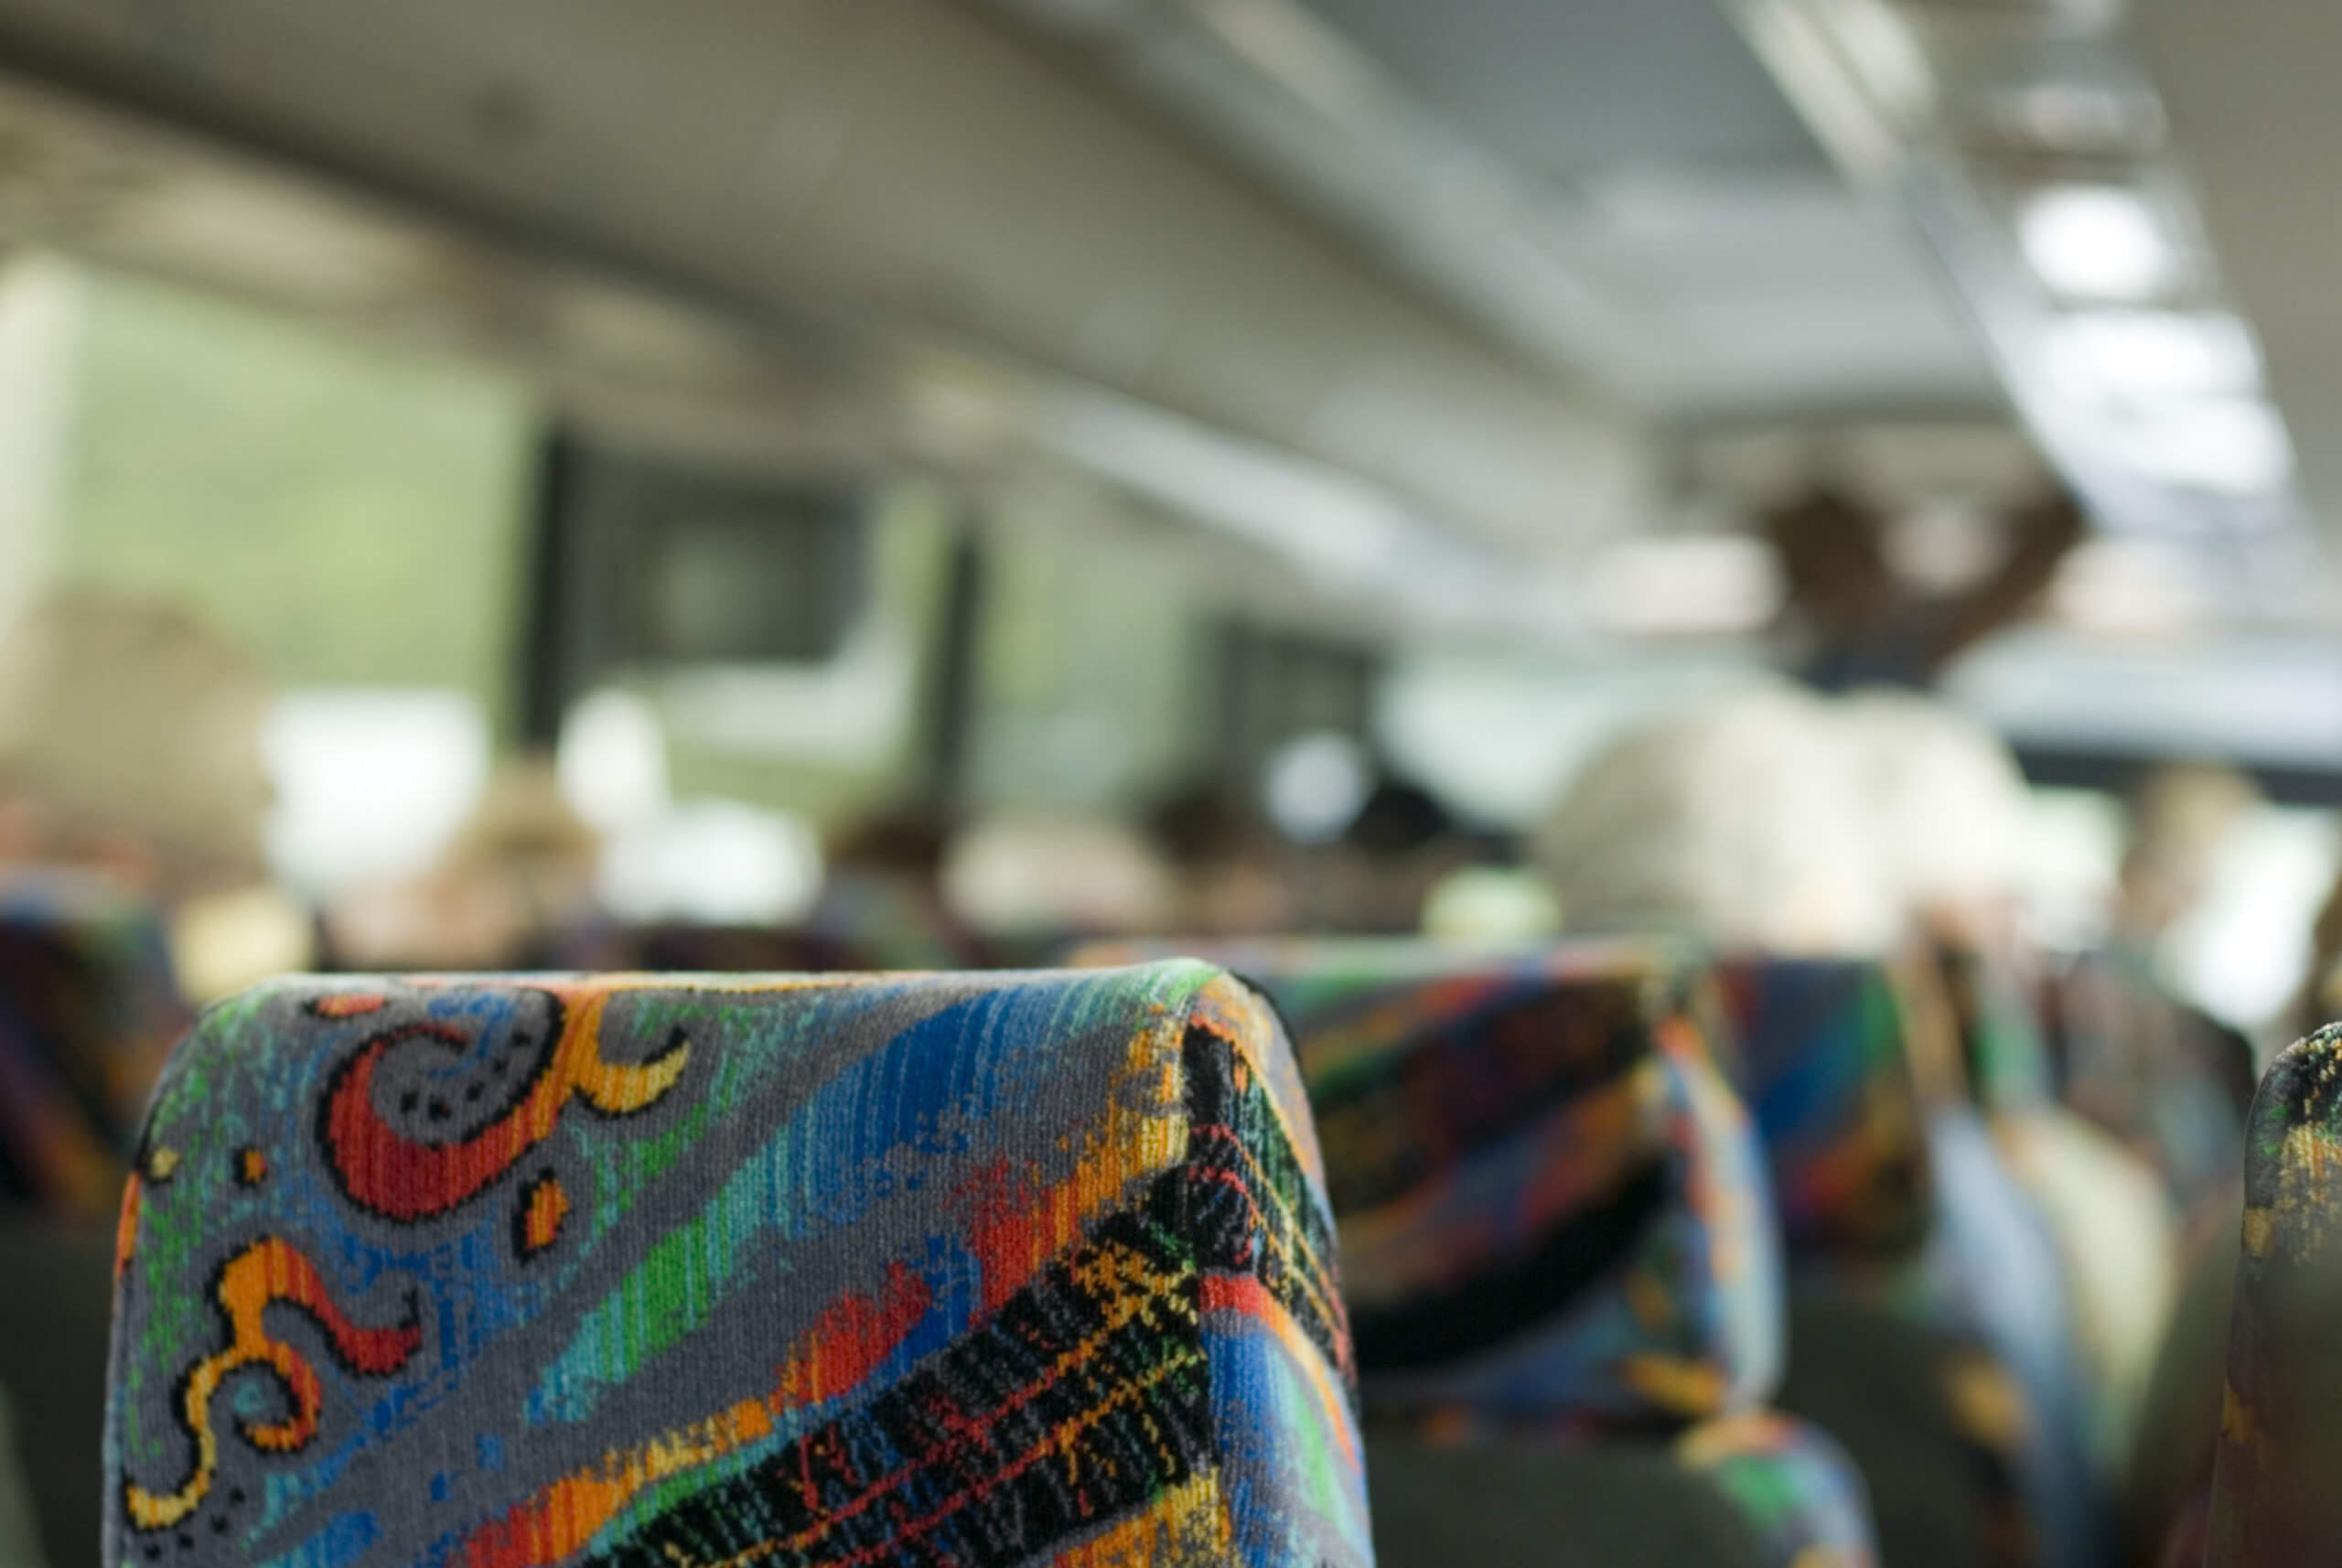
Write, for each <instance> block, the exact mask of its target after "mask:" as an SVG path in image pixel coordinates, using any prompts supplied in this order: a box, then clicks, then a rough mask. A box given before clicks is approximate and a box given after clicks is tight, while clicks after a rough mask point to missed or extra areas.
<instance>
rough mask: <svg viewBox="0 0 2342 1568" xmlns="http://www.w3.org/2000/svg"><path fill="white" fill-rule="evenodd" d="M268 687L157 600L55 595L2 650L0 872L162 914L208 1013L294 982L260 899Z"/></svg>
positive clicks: (284, 929) (272, 913)
mask: <svg viewBox="0 0 2342 1568" xmlns="http://www.w3.org/2000/svg"><path fill="white" fill-rule="evenodd" d="M267 703H268V688H267V685H266V683H265V682H263V680H262V678H261V676H260V674H259V672H258V671H256V670H255V669H254V668H253V666H252V664H251V662H250V661H249V660H246V659H245V658H244V657H243V655H242V653H240V652H239V651H238V650H236V649H234V648H233V647H231V645H230V644H229V643H228V642H226V641H225V640H224V639H221V638H220V637H219V636H217V635H215V634H214V633H212V632H211V631H210V630H209V629H208V628H205V627H204V626H203V625H201V624H200V623H199V622H198V621H197V620H195V619H194V618H192V617H191V616H188V614H186V613H185V612H183V611H181V610H179V609H177V607H173V606H171V605H169V604H167V603H166V602H163V601H160V600H153V599H145V598H138V597H132V596H115V595H109V594H102V593H98V592H95V591H73V592H69V593H63V594H59V595H58V596H54V597H52V598H50V599H48V601H46V602H45V603H43V604H41V605H40V606H38V607H36V608H35V609H34V610H33V611H31V612H30V613H29V614H28V615H27V616H26V617H25V618H23V619H22V620H21V621H20V622H18V623H17V625H16V627H15V628H13V630H12V631H11V632H10V634H9V636H8V637H7V639H6V640H5V643H0V865H43V866H49V867H59V866H65V867H72V868H76V869H79V870H81V871H85V872H89V873H91V874H94V875H100V876H102V877H103V878H105V879H106V880H107V881H109V882H111V883H113V884H114V885H115V886H119V887H121V888H124V889H125V890H126V891H128V892H130V893H133V894H134V895H136V896H137V897H141V898H144V899H145V900H146V901H147V902H148V903H150V904H152V905H153V906H155V907H156V908H159V909H161V910H162V911H164V913H165V914H166V916H167V918H168V920H169V922H170V936H171V945H172V948H173V951H174V956H175V957H176V959H177V962H178V967H179V971H180V977H181V981H182V983H184V984H186V986H187V988H188V991H189V993H191V994H192V995H193V996H194V997H195V998H196V999H197V1000H198V1001H210V1000H213V999H215V998H217V997H219V996H222V995H225V994H228V993H231V992H234V991H238V990H242V988H243V987H244V986H245V985H247V984H249V983H252V982H253V981H255V980H259V979H261V978H263V976H265V975H268V974H272V973H275V972H280V971H283V970H287V969H302V968H306V967H307V966H308V964H309V962H310V960H311V958H312V950H313V943H312V940H311V923H310V920H309V918H308V915H307V913H306V911H305V910H303V909H301V908H298V907H297V906H296V905H295V904H294V903H293V902H292V901H291V900H290V899H288V898H286V897H284V896H283V895H281V894H280V893H278V892H276V891H275V890H274V888H273V887H271V886H269V883H268V875H267V866H266V861H265V857H264V855H263V847H262V835H263V824H264V821H265V818H266V815H267V811H268V806H269V798H270V786H269V779H268V768H267V763H266V760H265V757H263V751H262V744H261V730H262V724H263V719H264V717H265V714H266V710H267Z"/></svg>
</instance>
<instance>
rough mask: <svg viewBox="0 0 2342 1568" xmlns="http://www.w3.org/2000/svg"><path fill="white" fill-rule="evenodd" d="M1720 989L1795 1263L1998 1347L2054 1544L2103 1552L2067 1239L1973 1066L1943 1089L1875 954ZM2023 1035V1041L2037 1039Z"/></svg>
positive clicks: (2009, 1434) (1750, 976) (2059, 1553)
mask: <svg viewBox="0 0 2342 1568" xmlns="http://www.w3.org/2000/svg"><path fill="white" fill-rule="evenodd" d="M1719 989H1720V992H1721V994H1722V996H1723V998H1724V1014H1725V1016H1726V1018H1727V1020H1728V1022H1729V1029H1728V1031H1727V1033H1728V1035H1729V1046H1728V1047H1727V1051H1726V1055H1727V1058H1728V1059H1729V1060H1730V1061H1731V1062H1732V1063H1733V1069H1734V1075H1735V1081H1736V1082H1737V1083H1739V1084H1740V1086H1741V1089H1742V1092H1743V1093H1744V1094H1745V1095H1746V1097H1747V1100H1748V1102H1749V1106H1750V1110H1751V1113H1752V1114H1753V1115H1754V1116H1755V1118H1756V1123H1757V1126H1758V1128H1759V1132H1760V1135H1761V1136H1762V1137H1763V1139H1764V1143H1765V1149H1766V1156H1767V1161H1768V1163H1769V1164H1770V1166H1771V1170H1772V1174H1773V1178H1774V1181H1775V1183H1776V1186H1777V1188H1778V1191H1779V1192H1780V1194H1781V1195H1782V1207H1783V1212H1784V1216H1785V1222H1786V1229H1787V1231H1788V1238H1789V1252H1790V1256H1791V1259H1792V1261H1793V1264H1795V1265H1804V1266H1808V1267H1809V1268H1818V1269H1819V1270H1820V1271H1821V1272H1822V1273H1826V1274H1829V1275H1830V1276H1832V1278H1833V1281H1835V1282H1836V1283H1854V1284H1856V1285H1858V1286H1859V1288H1860V1290H1861V1292H1862V1294H1864V1295H1865V1296H1866V1298H1867V1299H1868V1301H1869V1302H1870V1303H1871V1304H1872V1305H1875V1306H1880V1307H1884V1308H1886V1309H1888V1310H1890V1311H1891V1312H1893V1313H1895V1314H1896V1315H1898V1316H1905V1317H1907V1319H1909V1320H1910V1321H1911V1322H1913V1323H1917V1324H1920V1325H1923V1326H1927V1327H1928V1328H1929V1329H1930V1330H1931V1331H1933V1330H1946V1331H1950V1332H1952V1333H1954V1334H1961V1335H1973V1336H1975V1337H1977V1338H1978V1339H1979V1340H1980V1341H1981V1342H1982V1345H1984V1346H1986V1347H1989V1350H1990V1356H1991V1358H1992V1359H1993V1360H1994V1361H1996V1362H1997V1363H1998V1366H1999V1368H2000V1369H2001V1371H2000V1372H1997V1373H1995V1374H1994V1375H1995V1376H2005V1377H2007V1378H2010V1379H2013V1380H2014V1381H2013V1382H2012V1383H2011V1384H2010V1385H2009V1390H2010V1392H2011V1393H2012V1394H2013V1395H2014V1397H2016V1398H2017V1399H2018V1400H2019V1401H2020V1402H2021V1403H2022V1406H2023V1410H2022V1412H2021V1414H2020V1418H2019V1419H2015V1420H2013V1421H2011V1422H2007V1423H2003V1425H2004V1428H2005V1431H2004V1434H2003V1440H2004V1443H2005V1445H2006V1447H2007V1450H2008V1451H2007V1453H2006V1455H2005V1459H2006V1463H2007V1465H2008V1466H2010V1468H2011V1469H2012V1471H2013V1473H2014V1475H2015V1476H2016V1477H2017V1479H2018V1481H2019V1482H2020V1483H2021V1485H2022V1487H2023V1489H2024V1491H2025V1508H2026V1509H2027V1510H2028V1511H2029V1513H2030V1515H2031V1517H2032V1520H2033V1521H2034V1524H2035V1527H2036V1528H2037V1529H2038V1530H2040V1532H2041V1538H2042V1540H2043V1541H2046V1542H2047V1546H2046V1549H2045V1550H2046V1552H2047V1557H2046V1560H2047V1561H2051V1562H2058V1563H2068V1564H2079V1563H2084V1562H2086V1561H2087V1560H2088V1559H2089V1555H2090V1551H2091V1547H2090V1540H2089V1537H2090V1534H2091V1531H2092V1530H2093V1528H2094V1525H2093V1522H2092V1518H2091V1504H2090V1492H2091V1482H2090V1476H2089V1473H2088V1467H2087V1461H2086V1457H2085V1455H2084V1453H2083V1449H2082V1443H2083V1431H2082V1424H2081V1423H2082V1421H2083V1418H2084V1414H2085V1410H2084V1405H2083V1401H2082V1397H2081V1392H2080V1389H2079V1384H2078V1382H2077V1372H2076V1370H2075V1365H2074V1364H2075V1362H2076V1360H2077V1359H2078V1356H2079V1347H2078V1346H2077V1345H2076V1343H2075V1341H2074V1339H2073V1337H2072V1329H2071V1323H2072V1318H2071V1316H2070V1313H2069V1310H2068V1301H2067V1295H2066V1285H2065V1280H2064V1276H2063V1273H2062V1265H2061V1262H2060V1259H2059V1255H2058V1252H2057V1244H2056V1241H2055V1239H2054V1237H2053V1236H2052V1234H2051V1233H2050V1231H2049V1230H2048V1228H2047V1225H2046V1224H2045V1223H2044V1221H2043V1219H2042V1217H2041V1215H2040V1214H2039V1213H2038V1212H2036V1208H2035V1207H2034V1205H2033V1204H2032V1202H2031V1200H2030V1199H2029V1197H2027V1195H2026V1193H2025V1191H2024V1190H2023V1188H2022V1187H2020V1185H2019V1184H2018V1182H2017V1180H2016V1179H2015V1177H2014V1176H2013V1174H2012V1173H2011V1171H2010V1170H2009V1168H2008V1166H2007V1164H2006V1161H2005V1159H2004V1155H2003V1152H2002V1151H2001V1150H2000V1149H1999V1148H1998V1147H1997V1146H1996V1145H1995V1144H1994V1142H1993V1136H1992V1134H1991V1133H1990V1131H1989V1130H1988V1128H1987V1126H1986V1124H1985V1122H1984V1120H1983V1118H1982V1116H1981V1115H1980V1113H1979V1112H1978V1111H1977V1110H1976V1108H1975V1107H1974V1106H1973V1105H1971V1104H1970V1103H1969V1102H1968V1101H1967V1100H1966V1099H1965V1097H1964V1096H1962V1095H1961V1094H1959V1093H1958V1092H1957V1090H1956V1089H1955V1088H1954V1087H1953V1086H1955V1085H1956V1084H1957V1083H1958V1082H1959V1081H1960V1078H1959V1075H1958V1074H1956V1073H1955V1074H1950V1075H1941V1076H1942V1081H1941V1082H1940V1083H1939V1087H1938V1090H1937V1091H1936V1092H1933V1093H1931V1092H1929V1090H1928V1088H1927V1082H1928V1081H1932V1080H1924V1079H1923V1078H1922V1075H1921V1073H1920V1072H1919V1071H1918V1070H1916V1069H1915V1065H1914V1055H1915V1052H1916V1050H1917V1049H1918V1047H1917V1045H1916V1043H1915V1042H1914V1040H1913V1039H1912V1037H1911V1032H1910V1031H1911V1028H1912V1020H1911V1018H1910V1015H1909V1013H1908V1011H1907V999H1906V998H1905V997H1904V996H1903V995H1902V994H1901V989H1900V987H1899V986H1898V984H1897V983H1896V977H1895V974H1894V973H1893V972H1892V971H1890V970H1889V968H1888V967H1887V966H1886V965H1885V964H1884V963H1882V962H1879V961H1871V960H1844V961H1818V960H1785V959H1769V958H1740V959H1735V960H1733V961H1729V962H1727V963H1725V964H1724V965H1722V966H1721V970H1720V978H1719ZM1950 1043H1951V1042H1950V1041H1947V1042H1946V1044H1947V1045H1949V1044H1950ZM2009 1048H2010V1050H2011V1052H2012V1053H2013V1054H2021V1052H2022V1049H2023V1042H2021V1041H2019V1042H2015V1043H2014V1044H2013V1045H2012V1046H2011V1047H2009ZM2020 1067H2021V1064H2020ZM2010 1073H2011V1077H2012V1079H2013V1080H2014V1079H2021V1078H2022V1076H2023V1074H2022V1071H2021V1070H2020V1068H2012V1069H2010ZM1966 1380H1969V1381H1972V1379H1966ZM1815 1382H1816V1380H1814V1379H1807V1380H1804V1385H1805V1388H1806V1389H1807V1390H1810V1389H1811V1388H1812V1387H1813V1386H1815ZM1816 1408H1818V1407H1813V1406H1801V1408H1800V1412H1801V1413H1812V1412H1814V1411H1815V1409H1816Z"/></svg>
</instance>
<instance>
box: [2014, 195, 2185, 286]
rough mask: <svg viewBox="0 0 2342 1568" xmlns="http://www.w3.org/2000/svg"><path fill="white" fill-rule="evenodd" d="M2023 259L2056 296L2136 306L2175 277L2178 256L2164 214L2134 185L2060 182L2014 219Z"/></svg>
mask: <svg viewBox="0 0 2342 1568" xmlns="http://www.w3.org/2000/svg"><path fill="white" fill-rule="evenodd" d="M2017 237H2018V241H2019V242H2020V243H2021V244H2022V245H2023V246H2024V249H2025V261H2026V262H2027V263H2030V264H2031V266H2032V268H2033V270H2034V272H2035V274H2036V275H2038V276H2039V277H2040V279H2041V281H2042V282H2043V283H2045V284H2047V285H2049V286H2050V287H2051V288H2052V289H2054V290H2056V291H2057V293H2059V294H2062V295H2070V296H2072V297H2075V298H2080V299H2102V300H2110V301H2115V302H2120V303H2124V304H2139V303H2143V302H2145V301H2148V300H2151V299H2154V298H2155V297H2156V296H2157V295H2162V294H2164V293H2165V292H2167V291H2168V290H2169V289H2170V288H2171V287H2172V286H2173V285H2175V283H2176V282H2177V281H2178V278H2179V271H2180V264H2179V255H2178V252H2177V251H2176V250H2175V248H2174V246H2173V245H2172V242H2171V236H2170V234H2169V233H2168V232H2167V231H2165V227H2164V224H2163V222H2162V220H2160V219H2159V218H2158V217H2157V216H2156V214H2155V213H2154V210H2153V209H2151V208H2150V207H2149V206H2148V204H2147V201H2146V199H2145V198H2144V197H2143V196H2141V195H2140V194H2139V193H2138V192H2137V191H2135V190H2126V189H2123V188H2121V187H2119V186H2110V185H2071V186H2059V187H2056V188H2052V189H2048V190H2045V191H2043V192H2041V193H2040V194H2039V195H2037V196H2036V197H2034V198H2033V199H2032V200H2031V201H2029V202H2027V203H2026V204H2025V210H2024V211H2023V212H2022V213H2021V214H2020V215H2019V217H2018V220H2017Z"/></svg>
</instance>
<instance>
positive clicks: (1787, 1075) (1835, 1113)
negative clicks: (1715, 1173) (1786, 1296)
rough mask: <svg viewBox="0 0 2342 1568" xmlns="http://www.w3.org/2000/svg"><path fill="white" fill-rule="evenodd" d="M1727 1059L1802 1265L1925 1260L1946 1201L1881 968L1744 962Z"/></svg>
mask: <svg viewBox="0 0 2342 1568" xmlns="http://www.w3.org/2000/svg"><path fill="white" fill-rule="evenodd" d="M1717 985H1718V993H1719V995H1720V996H1721V998H1722V1001H1723V1006H1724V1016H1725V1020H1726V1023H1727V1025H1728V1027H1727V1029H1726V1031H1725V1034H1726V1036H1727V1039H1726V1046H1725V1053H1724V1054H1725V1058H1726V1059H1727V1061H1728V1062H1729V1063H1730V1064H1731V1068H1732V1073H1733V1078H1734V1080H1735V1082H1736V1083H1737V1084H1738V1085H1739V1087H1740V1090H1741V1093H1742V1095H1743V1097H1744V1098H1745V1099H1746V1101H1747V1104H1748V1111H1749V1114H1750V1115H1751V1116H1752V1117H1753V1118H1754V1119H1755V1121H1756V1128H1757V1133H1758V1136H1759V1137H1760V1138H1761V1139H1762V1141H1763V1144H1764V1147H1765V1157H1766V1161H1767V1164H1768V1165H1769V1166H1770V1168H1771V1171H1772V1177H1773V1190H1774V1195H1775V1197H1776V1199H1777V1200H1778V1202H1779V1204H1780V1208H1781V1222H1782V1228H1783V1230H1784V1231H1785V1233H1786V1237H1787V1240H1788V1244H1789V1251H1790V1253H1791V1254H1792V1255H1793V1256H1810V1257H1834V1258H1843V1259H1851V1260H1860V1261H1883V1260H1889V1259H1893V1258H1897V1257H1908V1256H1911V1255H1913V1254H1915V1253H1916V1252H1917V1251H1918V1250H1919V1249H1920V1248H1921V1247H1922V1246H1924V1245H1925V1243H1926V1241H1927V1238H1928V1230H1929V1227H1930V1226H1931V1225H1932V1224H1933V1222H1934V1215H1935V1208H1934V1205H1935V1194H1934V1184H1933V1179H1932V1174H1931V1171H1930V1167H1929V1165H1928V1141H1927V1128H1926V1125H1925V1122H1924V1118H1923V1115H1922V1112H1921V1108H1920V1101H1919V1093H1918V1084H1917V1082H1916V1080H1915V1079H1914V1078H1913V1075H1912V1072H1911V1067H1910V1062H1909V1059H1908V1058H1907V1055H1906V1054H1905V1049H1904V1037H1903V1017H1902V1011H1901V1004H1900V1002H1899V1001H1898V999H1897V997H1896V992H1895V987H1894V984H1893V982H1892V981H1891V979H1890V978H1889V976H1888V974H1887V972H1886V970H1885V966H1884V965H1882V964H1880V963H1877V962H1875V961H1864V960H1826V959H1810V960H1808V959H1756V958H1736V959H1734V960H1732V961H1728V962H1725V963H1724V964H1722V965H1720V966H1719V969H1718V972H1717Z"/></svg>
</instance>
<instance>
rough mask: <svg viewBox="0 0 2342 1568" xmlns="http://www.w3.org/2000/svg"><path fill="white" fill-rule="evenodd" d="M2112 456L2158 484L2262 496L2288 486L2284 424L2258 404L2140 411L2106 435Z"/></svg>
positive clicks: (2218, 401) (2226, 402) (2290, 471)
mask: <svg viewBox="0 0 2342 1568" xmlns="http://www.w3.org/2000/svg"><path fill="white" fill-rule="evenodd" d="M2112 436H2113V441H2112V446H2113V456H2115V457H2116V458H2117V459H2118V460H2119V461H2121V462H2122V463H2123V464H2125V465H2126V466H2127V467H2130V468H2131V469H2132V470H2133V472H2134V473H2137V474H2140V475H2142V476H2143V477H2144V478H2150V479H2154V480H2158V481H2160V482H2162V483H2165V484H2170V485H2178V486H2182V487H2185V488H2186V489H2200V490H2212V491H2217V492H2218V493H2220V494H2222V495H2233V496H2257V495H2267V494H2270V493H2271V492H2272V491H2275V490H2278V489H2282V488H2283V486H2284V485H2285V484H2286V483H2287V482H2288V481H2290V480H2291V479H2292V478H2293V475H2294V443H2293V438H2292V437H2291V436H2290V435H2287V434H2286V432H2285V422H2284V420H2283V418H2281V417H2280V416H2279V414H2278V413H2277V411H2276V410H2275V409H2274V408H2272V407H2271V406H2270V405H2269V404H2268V403H2264V402H2262V401H2261V399H2259V398H2251V397H2225V398H2204V399H2198V400H2192V401H2189V402H2186V403H2173V404H2169V405H2166V406H2163V407H2157V408H2154V409H2151V410H2143V411H2141V412H2140V413H2136V414H2134V415H2133V416H2132V417H2130V418H2128V419H2126V420H2124V421H2123V422H2122V424H2121V425H2120V426H2119V427H2117V428H2116V429H2115V430H2114V431H2113V432H2112Z"/></svg>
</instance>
